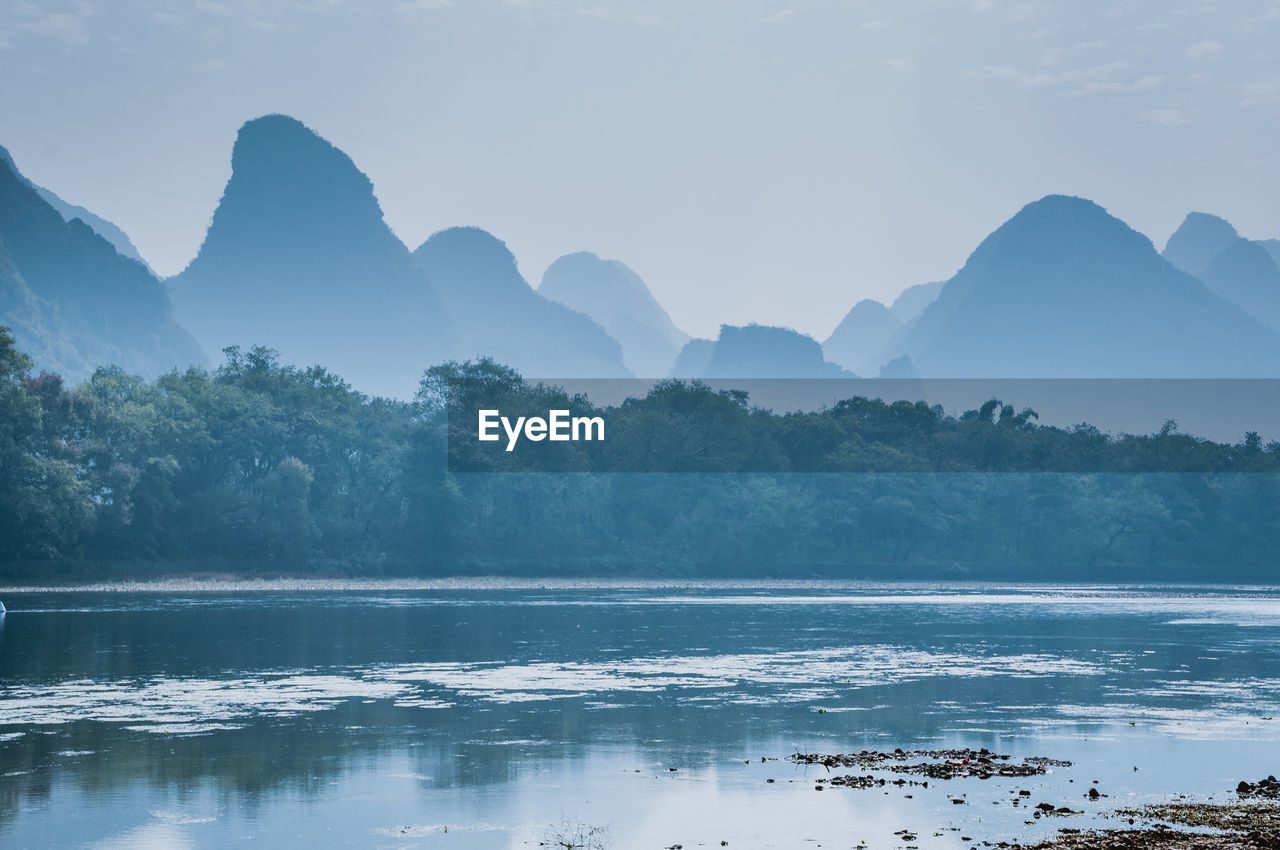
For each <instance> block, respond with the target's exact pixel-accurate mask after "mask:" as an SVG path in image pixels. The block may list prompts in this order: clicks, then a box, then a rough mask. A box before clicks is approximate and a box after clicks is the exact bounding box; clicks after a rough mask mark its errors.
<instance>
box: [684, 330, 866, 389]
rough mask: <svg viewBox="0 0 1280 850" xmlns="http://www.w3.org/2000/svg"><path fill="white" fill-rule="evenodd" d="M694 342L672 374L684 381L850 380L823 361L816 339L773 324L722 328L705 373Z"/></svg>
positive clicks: (698, 349)
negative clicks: (701, 379)
mask: <svg viewBox="0 0 1280 850" xmlns="http://www.w3.org/2000/svg"><path fill="white" fill-rule="evenodd" d="M699 342H708V341H706V340H690V341H689V343H688V344H687V345H686V346H685V349H684V351H682V352H681V355H680V362H678V363H677V366H676V369H675V370H673V372H672V374H673V376H674V377H681V378H848V377H852V375H851V373H849V372H846V371H844V370H843V369H841V368H840V367H839V366H838V365H836V364H835V363H831V362H828V361H827V360H825V359H823V356H822V346H820V345H819V344H818V341H817V340H815V339H814V338H813V337H810V336H805V335H804V334H802V333H798V332H796V331H793V330H791V329H790V328H778V327H772V326H769V325H746V326H744V327H736V326H734V325H721V326H720V336H719V337H718V338H717V339H716V340H715V342H714V343H710V356H709V357H708V358H707V359H706V362H705V365H704V366H702V370H701V372H694V371H692V369H693V368H694V367H697V366H699V365H701V364H700V363H699V362H698V361H700V360H701V355H702V354H703V353H704V352H705V350H706V349H705V348H704V347H703V346H697V347H695V348H692V349H691V346H694V344H695V343H699Z"/></svg>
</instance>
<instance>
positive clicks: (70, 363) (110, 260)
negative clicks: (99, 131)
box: [0, 157, 204, 382]
mask: <svg viewBox="0 0 1280 850" xmlns="http://www.w3.org/2000/svg"><path fill="white" fill-rule="evenodd" d="M0 324H4V325H9V326H10V327H12V328H13V331H14V338H15V339H16V340H17V343H18V348H19V349H20V350H22V351H24V352H26V353H27V354H29V355H30V356H31V357H32V358H33V359H34V360H35V363H36V368H37V369H38V370H45V371H50V372H57V373H58V374H60V375H62V376H63V377H64V378H65V379H67V380H68V381H71V382H74V381H78V380H80V379H83V378H85V377H87V376H88V375H89V374H90V373H91V372H92V371H93V370H94V369H95V368H97V367H98V366H105V365H116V366H120V367H122V368H123V369H125V370H126V371H128V372H130V373H133V374H141V375H144V376H147V377H155V376H156V375H159V374H161V373H163V372H166V371H168V370H170V369H173V368H181V367H186V366H189V365H191V364H195V363H201V362H203V361H204V355H203V354H202V352H201V351H200V348H199V346H198V345H196V342H195V340H194V339H192V337H191V335H190V334H188V333H187V332H186V331H185V330H183V329H182V328H181V327H180V326H179V325H178V324H177V323H176V322H175V321H174V317H173V305H172V303H171V302H170V300H169V294H168V292H167V290H166V288H165V285H164V283H163V282H161V281H160V280H158V279H157V278H156V277H155V275H153V274H152V273H151V271H150V270H149V269H148V268H147V267H146V266H144V265H143V264H142V263H140V262H138V261H137V260H132V259H129V258H127V257H123V256H121V255H120V253H119V252H118V251H116V249H115V246H113V245H112V244H111V243H110V242H108V241H107V240H106V239H104V238H103V237H102V236H100V235H99V234H97V233H95V232H94V231H93V229H92V228H90V227H89V225H87V224H86V223H85V222H84V221H83V220H81V219H78V218H77V219H72V220H71V221H66V220H64V219H63V217H62V215H61V214H60V213H59V212H58V211H57V210H56V209H54V208H53V207H52V206H51V205H50V204H49V202H48V201H46V200H45V199H44V198H43V197H41V195H40V193H39V192H38V191H37V190H36V188H35V187H34V186H32V185H31V183H30V182H29V181H27V180H26V179H25V178H24V177H23V176H22V175H21V174H19V173H18V172H17V171H16V169H15V168H14V167H13V164H12V160H11V159H8V158H7V157H5V158H2V159H0Z"/></svg>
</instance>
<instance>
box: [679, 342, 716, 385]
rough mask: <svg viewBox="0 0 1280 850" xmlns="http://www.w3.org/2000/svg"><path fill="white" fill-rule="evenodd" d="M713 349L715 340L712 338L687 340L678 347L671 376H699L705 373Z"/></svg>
mask: <svg viewBox="0 0 1280 850" xmlns="http://www.w3.org/2000/svg"><path fill="white" fill-rule="evenodd" d="M715 350H716V341H715V340H714V339H700V338H696V337H695V338H694V339H691V340H689V341H688V342H686V343H685V344H684V347H683V348H681V349H680V354H679V356H677V357H676V362H675V365H673V366H672V367H671V377H672V378H701V377H702V376H703V375H704V374H705V373H706V371H707V365H708V364H709V363H710V362H711V355H712V354H713V353H715Z"/></svg>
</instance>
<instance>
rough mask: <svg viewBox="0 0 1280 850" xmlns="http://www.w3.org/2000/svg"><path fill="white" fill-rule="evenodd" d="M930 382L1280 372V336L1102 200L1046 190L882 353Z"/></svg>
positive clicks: (984, 244)
mask: <svg viewBox="0 0 1280 850" xmlns="http://www.w3.org/2000/svg"><path fill="white" fill-rule="evenodd" d="M903 354H906V355H909V356H910V357H911V360H912V363H913V364H914V366H915V368H916V369H917V371H918V372H919V373H920V374H922V375H924V376H926V377H1253V376H1274V375H1277V374H1280V336H1277V335H1276V334H1274V333H1272V332H1271V331H1269V330H1268V329H1267V328H1265V327H1263V326H1262V325H1261V324H1260V323H1259V322H1257V320H1255V319H1254V318H1253V317H1251V316H1249V315H1248V314H1246V313H1245V312H1244V311H1243V310H1241V309H1240V308H1238V307H1236V306H1235V305H1233V304H1230V303H1228V302H1227V301H1225V300H1224V299H1222V298H1220V297H1219V296H1217V295H1215V294H1214V293H1212V292H1210V291H1209V289H1208V288H1207V287H1206V286H1205V285H1204V284H1203V283H1201V282H1200V281H1199V280H1197V279H1196V278H1194V277H1192V276H1191V275H1189V274H1187V273H1186V272H1184V271H1180V270H1178V269H1176V268H1174V267H1173V266H1172V265H1170V264H1169V263H1168V262H1166V261H1165V260H1164V259H1162V258H1161V257H1160V255H1159V254H1157V253H1156V251H1155V248H1154V247H1153V246H1152V245H1151V241H1150V240H1149V239H1147V238H1146V237H1145V236H1143V235H1142V234H1140V233H1137V232H1136V231H1134V230H1132V229H1130V228H1129V227H1128V225H1126V224H1125V223H1124V222H1122V221H1120V220H1119V219H1116V218H1113V217H1112V216H1110V215H1108V214H1107V212H1106V211H1105V210H1103V209H1102V207H1100V206H1098V205H1097V204H1094V203H1092V202H1091V201H1087V200H1083V199H1081V198H1071V197H1064V196H1060V195H1051V196H1049V197H1046V198H1043V199H1041V200H1039V201H1036V202H1034V203H1032V204H1028V205H1027V206H1026V207H1024V208H1023V209H1022V210H1021V211H1020V212H1019V213H1018V214H1017V215H1015V216H1014V217H1013V218H1011V219H1010V220H1009V221H1007V222H1006V223H1005V224H1004V225H1002V226H1001V227H1000V228H999V229H998V230H996V231H995V232H994V233H992V234H991V235H990V236H988V237H987V238H986V239H985V240H984V241H983V242H982V244H981V245H979V246H978V248H977V250H975V251H974V252H973V254H972V255H971V256H970V257H969V259H968V261H967V262H966V263H965V265H964V268H962V269H961V270H960V271H959V272H957V273H956V275H955V276H954V277H953V278H951V279H950V280H949V281H947V283H946V285H945V286H944V287H943V289H942V292H941V294H940V295H939V296H938V298H937V300H936V301H934V302H933V303H932V304H930V305H929V306H928V307H926V308H925V311H924V313H922V314H921V316H920V318H919V319H918V320H917V321H916V322H915V323H914V324H913V325H911V326H910V327H909V328H907V329H905V332H904V334H903V335H902V336H901V337H899V338H897V339H895V340H894V341H893V342H891V344H890V345H889V346H888V347H886V350H885V352H883V353H882V358H883V361H885V362H887V361H888V360H890V359H892V358H893V357H896V356H900V355H903Z"/></svg>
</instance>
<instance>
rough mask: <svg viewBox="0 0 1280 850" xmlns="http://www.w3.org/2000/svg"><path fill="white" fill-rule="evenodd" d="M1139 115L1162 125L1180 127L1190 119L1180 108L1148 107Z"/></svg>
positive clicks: (1145, 119) (1143, 118)
mask: <svg viewBox="0 0 1280 850" xmlns="http://www.w3.org/2000/svg"><path fill="white" fill-rule="evenodd" d="M1139 117H1140V118H1142V120H1144V121H1150V122H1151V123H1152V124H1160V125H1162V126H1164V127H1180V126H1182V125H1183V124H1186V123H1187V122H1188V121H1190V120H1191V119H1190V118H1188V117H1187V115H1186V113H1185V112H1183V111H1182V110H1181V109H1148V110H1147V111H1145V112H1142V113H1140V114H1139Z"/></svg>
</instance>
